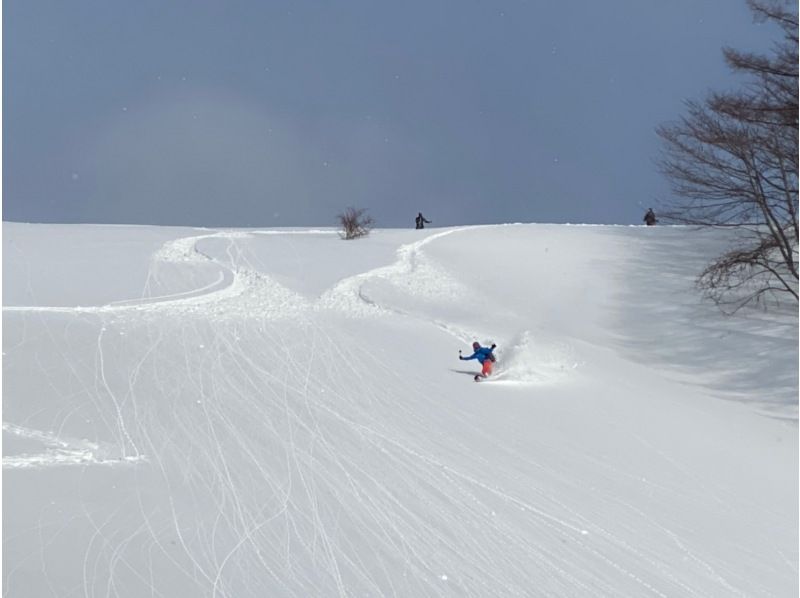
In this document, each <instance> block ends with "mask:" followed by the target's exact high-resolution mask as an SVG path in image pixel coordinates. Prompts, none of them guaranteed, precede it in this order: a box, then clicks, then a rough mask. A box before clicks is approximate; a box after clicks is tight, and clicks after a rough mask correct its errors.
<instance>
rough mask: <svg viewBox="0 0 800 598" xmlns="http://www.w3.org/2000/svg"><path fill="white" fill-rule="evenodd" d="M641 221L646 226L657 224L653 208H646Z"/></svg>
mask: <svg viewBox="0 0 800 598" xmlns="http://www.w3.org/2000/svg"><path fill="white" fill-rule="evenodd" d="M642 220H644V223H645V224H646V225H647V226H653V225H654V224H655V223H656V222H658V220H657V219H656V214H655V212H653V208H647V212H645V215H644V218H642Z"/></svg>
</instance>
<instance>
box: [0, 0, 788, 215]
mask: <svg viewBox="0 0 800 598" xmlns="http://www.w3.org/2000/svg"><path fill="white" fill-rule="evenodd" d="M777 37H778V33H777V31H776V30H775V29H774V28H773V27H772V26H770V25H761V24H754V23H753V19H752V15H751V13H750V12H749V9H748V8H747V6H746V4H745V2H744V0H670V1H668V2H665V1H662V0H607V1H605V2H597V1H595V0H583V1H576V2H557V1H544V0H538V1H534V0H528V1H522V0H500V1H483V2H476V1H470V0H461V1H442V2H437V1H430V0H404V1H403V2H376V1H375V0H341V1H337V2H325V1H322V0H320V1H308V0H292V1H284V0H278V1H271V0H259V1H255V0H253V1H249V2H237V1H224V2H223V1H216V2H206V1H202V0H189V1H183V0H175V1H169V2H164V1H163V0H158V1H151V0H136V1H133V2H131V1H127V0H126V1H114V0H102V1H99V0H93V1H87V0H68V1H64V0H41V1H39V0H36V1H31V0H5V1H4V2H3V149H4V153H3V157H4V162H3V219H4V220H7V221H26V222H104V223H139V224H184V225H201V226H320V225H323V226H330V225H333V224H335V216H336V214H337V213H338V212H339V211H341V210H342V209H343V208H345V207H347V206H350V205H352V206H356V207H364V208H368V209H369V211H370V213H371V214H372V216H373V217H374V218H375V220H376V225H377V226H382V227H398V226H412V225H413V217H414V216H415V215H416V213H417V212H418V211H422V212H423V213H424V214H425V216H426V217H427V218H429V219H431V220H433V221H434V225H441V226H444V225H453V224H472V223H498V222H588V223H622V224H627V223H639V222H640V221H641V217H642V214H643V212H644V209H645V208H646V207H648V206H649V205H655V204H656V203H657V200H658V199H659V198H663V197H667V196H668V194H669V187H668V184H667V182H666V181H665V180H664V179H663V177H662V176H661V175H660V174H659V173H658V171H657V168H656V166H655V159H656V157H657V155H658V151H659V148H660V144H659V140H658V138H657V136H656V135H655V132H654V129H655V127H656V126H657V125H658V124H660V123H663V122H665V121H669V120H673V119H676V118H678V117H679V116H680V115H681V114H682V112H683V104H682V103H683V101H684V100H685V99H692V98H693V99H700V98H702V97H704V96H705V94H706V93H707V92H708V91H709V90H711V89H723V88H730V87H732V86H735V85H736V84H737V79H736V78H735V77H734V76H733V75H732V74H730V73H729V72H728V70H727V68H726V66H725V65H724V62H723V60H722V53H721V48H722V46H725V45H729V46H733V47H736V48H739V49H753V50H764V49H765V48H768V47H769V45H770V44H771V40H772V39H777Z"/></svg>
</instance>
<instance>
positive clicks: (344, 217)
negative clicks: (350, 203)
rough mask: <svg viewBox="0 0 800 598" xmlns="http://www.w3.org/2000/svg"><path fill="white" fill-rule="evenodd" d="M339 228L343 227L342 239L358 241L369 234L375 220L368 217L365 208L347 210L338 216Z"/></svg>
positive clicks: (340, 234)
mask: <svg viewBox="0 0 800 598" xmlns="http://www.w3.org/2000/svg"><path fill="white" fill-rule="evenodd" d="M337 219H338V220H339V226H341V227H342V230H341V232H340V233H339V236H340V237H342V239H348V240H349V239H358V238H359V237H365V236H366V235H368V234H369V231H370V229H371V228H372V225H373V220H372V218H371V217H370V216H367V210H366V209H364V208H347V209H346V210H345V211H344V212H342V213H341V214H339V215H338V216H337Z"/></svg>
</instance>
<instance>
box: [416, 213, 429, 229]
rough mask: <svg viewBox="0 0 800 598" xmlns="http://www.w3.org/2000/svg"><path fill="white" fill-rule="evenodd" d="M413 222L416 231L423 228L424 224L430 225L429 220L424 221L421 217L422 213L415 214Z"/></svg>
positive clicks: (423, 217)
mask: <svg viewBox="0 0 800 598" xmlns="http://www.w3.org/2000/svg"><path fill="white" fill-rule="evenodd" d="M414 221H415V222H416V223H417V229H420V228H425V225H426V224H430V223H431V221H430V220H426V219H425V216H423V215H422V212H420V213H419V214H417V217H416V218H415V220H414Z"/></svg>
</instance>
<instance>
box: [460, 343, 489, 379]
mask: <svg viewBox="0 0 800 598" xmlns="http://www.w3.org/2000/svg"><path fill="white" fill-rule="evenodd" d="M495 347H497V345H495V344H494V343H492V346H491V347H490V348H488V349H487V348H486V347H481V344H480V343H479V342H477V341H476V342H474V343H472V350H473V351H474V353H473V354H472V355H470V356H469V357H464V356H463V355H461V351H459V352H458V358H459V359H460V360H462V361H469V360H470V359H477V360H478V362H479V363H480V364H481V365H482V366H483V367H482V369H481V373H480V374H475V382H477V381H478V380H480V379H481V378H486V377H487V376H489V375H490V374H491V373H492V366H493V365H494V362H495V360H496V358H495V356H494V353H492V351H494V349H495Z"/></svg>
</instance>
